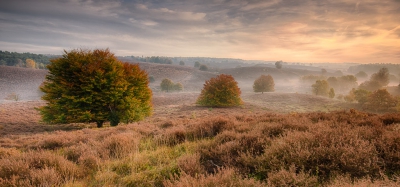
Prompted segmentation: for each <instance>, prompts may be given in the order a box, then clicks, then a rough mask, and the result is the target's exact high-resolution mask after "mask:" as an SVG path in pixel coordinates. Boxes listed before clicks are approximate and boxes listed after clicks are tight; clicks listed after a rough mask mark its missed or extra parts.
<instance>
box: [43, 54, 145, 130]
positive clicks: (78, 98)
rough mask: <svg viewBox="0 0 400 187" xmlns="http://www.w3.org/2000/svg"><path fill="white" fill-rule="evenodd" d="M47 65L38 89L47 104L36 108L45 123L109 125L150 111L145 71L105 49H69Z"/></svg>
mask: <svg viewBox="0 0 400 187" xmlns="http://www.w3.org/2000/svg"><path fill="white" fill-rule="evenodd" d="M64 52H65V54H64V55H63V56H62V57H61V58H58V59H53V60H51V64H49V65H48V66H47V68H48V69H49V74H48V75H47V76H46V81H45V82H44V84H43V86H42V87H40V90H41V91H42V92H43V93H44V96H43V97H42V99H43V100H45V101H47V105H46V106H43V107H41V108H39V111H40V114H41V115H42V119H43V121H44V122H46V123H81V122H83V123H85V122H96V123H97V126H98V127H102V126H103V123H104V122H105V121H110V124H111V125H112V126H115V125H118V123H119V122H120V121H123V122H126V123H127V122H132V121H138V120H141V119H143V118H144V117H146V116H149V115H150V114H151V110H152V106H151V95H152V94H151V90H150V88H149V87H148V84H149V81H148V77H147V73H146V72H145V71H143V70H141V69H140V68H139V65H134V64H129V63H122V62H121V61H119V60H118V59H117V58H116V57H115V56H114V54H112V53H111V52H110V51H109V50H108V49H106V50H100V49H96V50H94V51H90V50H82V49H81V50H72V51H70V52H67V51H64Z"/></svg>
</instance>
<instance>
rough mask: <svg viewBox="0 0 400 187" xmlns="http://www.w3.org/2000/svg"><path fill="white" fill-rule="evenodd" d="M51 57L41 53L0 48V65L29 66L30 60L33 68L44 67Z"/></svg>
mask: <svg viewBox="0 0 400 187" xmlns="http://www.w3.org/2000/svg"><path fill="white" fill-rule="evenodd" d="M50 59H51V57H49V56H46V55H42V54H33V53H18V52H9V51H1V50H0V65H4V66H16V67H28V66H29V67H31V66H32V61H31V60H33V62H35V66H34V67H35V68H38V69H45V68H46V65H48V64H50Z"/></svg>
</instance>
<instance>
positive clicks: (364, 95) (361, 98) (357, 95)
mask: <svg viewBox="0 0 400 187" xmlns="http://www.w3.org/2000/svg"><path fill="white" fill-rule="evenodd" d="M352 91H353V93H354V99H355V100H356V101H357V102H358V103H360V104H361V105H364V104H365V103H367V102H368V97H369V95H370V94H371V92H369V91H368V90H363V89H357V90H356V89H353V90H352Z"/></svg>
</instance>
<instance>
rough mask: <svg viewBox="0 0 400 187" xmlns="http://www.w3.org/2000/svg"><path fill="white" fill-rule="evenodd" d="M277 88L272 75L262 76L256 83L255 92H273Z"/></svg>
mask: <svg viewBox="0 0 400 187" xmlns="http://www.w3.org/2000/svg"><path fill="white" fill-rule="evenodd" d="M274 87H275V83H274V79H273V78H272V76H271V75H267V76H265V75H261V76H260V77H259V78H257V79H256V80H255V81H254V84H253V90H254V92H261V93H264V92H273V91H274Z"/></svg>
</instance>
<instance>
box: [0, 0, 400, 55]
mask: <svg viewBox="0 0 400 187" xmlns="http://www.w3.org/2000/svg"><path fill="white" fill-rule="evenodd" d="M0 1H2V2H1V4H2V6H0V45H1V46H2V47H1V49H0V50H8V51H18V52H33V53H45V54H49V53H50V54H61V53H62V51H63V50H64V49H66V50H71V49H75V48H89V49H93V48H107V47H108V48H110V49H111V51H113V52H114V53H116V54H117V55H121V56H128V55H135V56H137V55H139V56H141V55H144V56H150V55H160V56H205V57H229V58H242V59H248V60H254V59H257V60H284V61H292V62H360V63H400V19H399V18H400V1H398V0H381V1H375V0H364V1H354V0H319V1H315V0H304V1H297V0H248V1H240V0H205V1H201V0H185V1H183V0H165V1H155V0H154V1H141V0H120V1H115V0H96V1H95V0H31V1H25V0H13V1H6V0H0Z"/></svg>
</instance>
